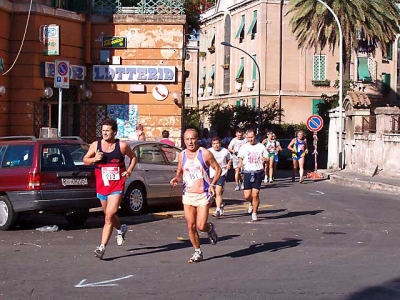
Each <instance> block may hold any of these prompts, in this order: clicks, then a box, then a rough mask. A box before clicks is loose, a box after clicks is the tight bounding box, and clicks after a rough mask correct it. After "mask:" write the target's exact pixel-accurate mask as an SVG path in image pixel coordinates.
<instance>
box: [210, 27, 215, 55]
mask: <svg viewBox="0 0 400 300" xmlns="http://www.w3.org/2000/svg"><path fill="white" fill-rule="evenodd" d="M210 48H214V50H215V28H213V30H212V34H211V37H210V46H209V49H210Z"/></svg>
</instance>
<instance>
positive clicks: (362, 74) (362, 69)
mask: <svg viewBox="0 0 400 300" xmlns="http://www.w3.org/2000/svg"><path fill="white" fill-rule="evenodd" d="M357 71H358V80H360V81H372V78H371V74H370V73H369V69H368V57H359V58H358V70H357Z"/></svg>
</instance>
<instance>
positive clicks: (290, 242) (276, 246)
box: [205, 238, 302, 261]
mask: <svg viewBox="0 0 400 300" xmlns="http://www.w3.org/2000/svg"><path fill="white" fill-rule="evenodd" d="M301 241H302V240H299V239H291V238H288V239H283V241H280V242H270V243H259V244H254V245H251V246H250V247H247V248H244V249H241V250H238V251H233V252H230V253H226V254H223V255H218V256H214V257H210V258H208V259H205V261H206V260H212V259H218V258H223V257H231V258H238V257H244V256H248V255H253V254H257V253H261V252H267V251H269V252H276V251H279V250H283V249H288V248H293V247H297V246H298V245H300V242H301Z"/></svg>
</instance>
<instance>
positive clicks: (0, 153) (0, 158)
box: [0, 146, 6, 164]
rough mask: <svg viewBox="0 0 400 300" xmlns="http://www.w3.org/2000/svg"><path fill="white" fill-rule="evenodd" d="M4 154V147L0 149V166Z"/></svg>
mask: <svg viewBox="0 0 400 300" xmlns="http://www.w3.org/2000/svg"><path fill="white" fill-rule="evenodd" d="M5 152H6V147H4V146H3V147H0V164H1V161H2V160H3V156H4V153H5Z"/></svg>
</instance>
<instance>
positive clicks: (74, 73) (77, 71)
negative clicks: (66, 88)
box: [44, 61, 86, 80]
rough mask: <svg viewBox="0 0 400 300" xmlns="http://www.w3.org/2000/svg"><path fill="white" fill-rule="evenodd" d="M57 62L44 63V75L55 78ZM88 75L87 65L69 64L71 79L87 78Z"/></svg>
mask: <svg viewBox="0 0 400 300" xmlns="http://www.w3.org/2000/svg"><path fill="white" fill-rule="evenodd" d="M55 66H56V65H55V63H54V62H47V61H46V62H45V63H44V77H49V78H54V74H55ZM85 77H86V67H84V66H76V65H70V66H69V79H73V80H85Z"/></svg>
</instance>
